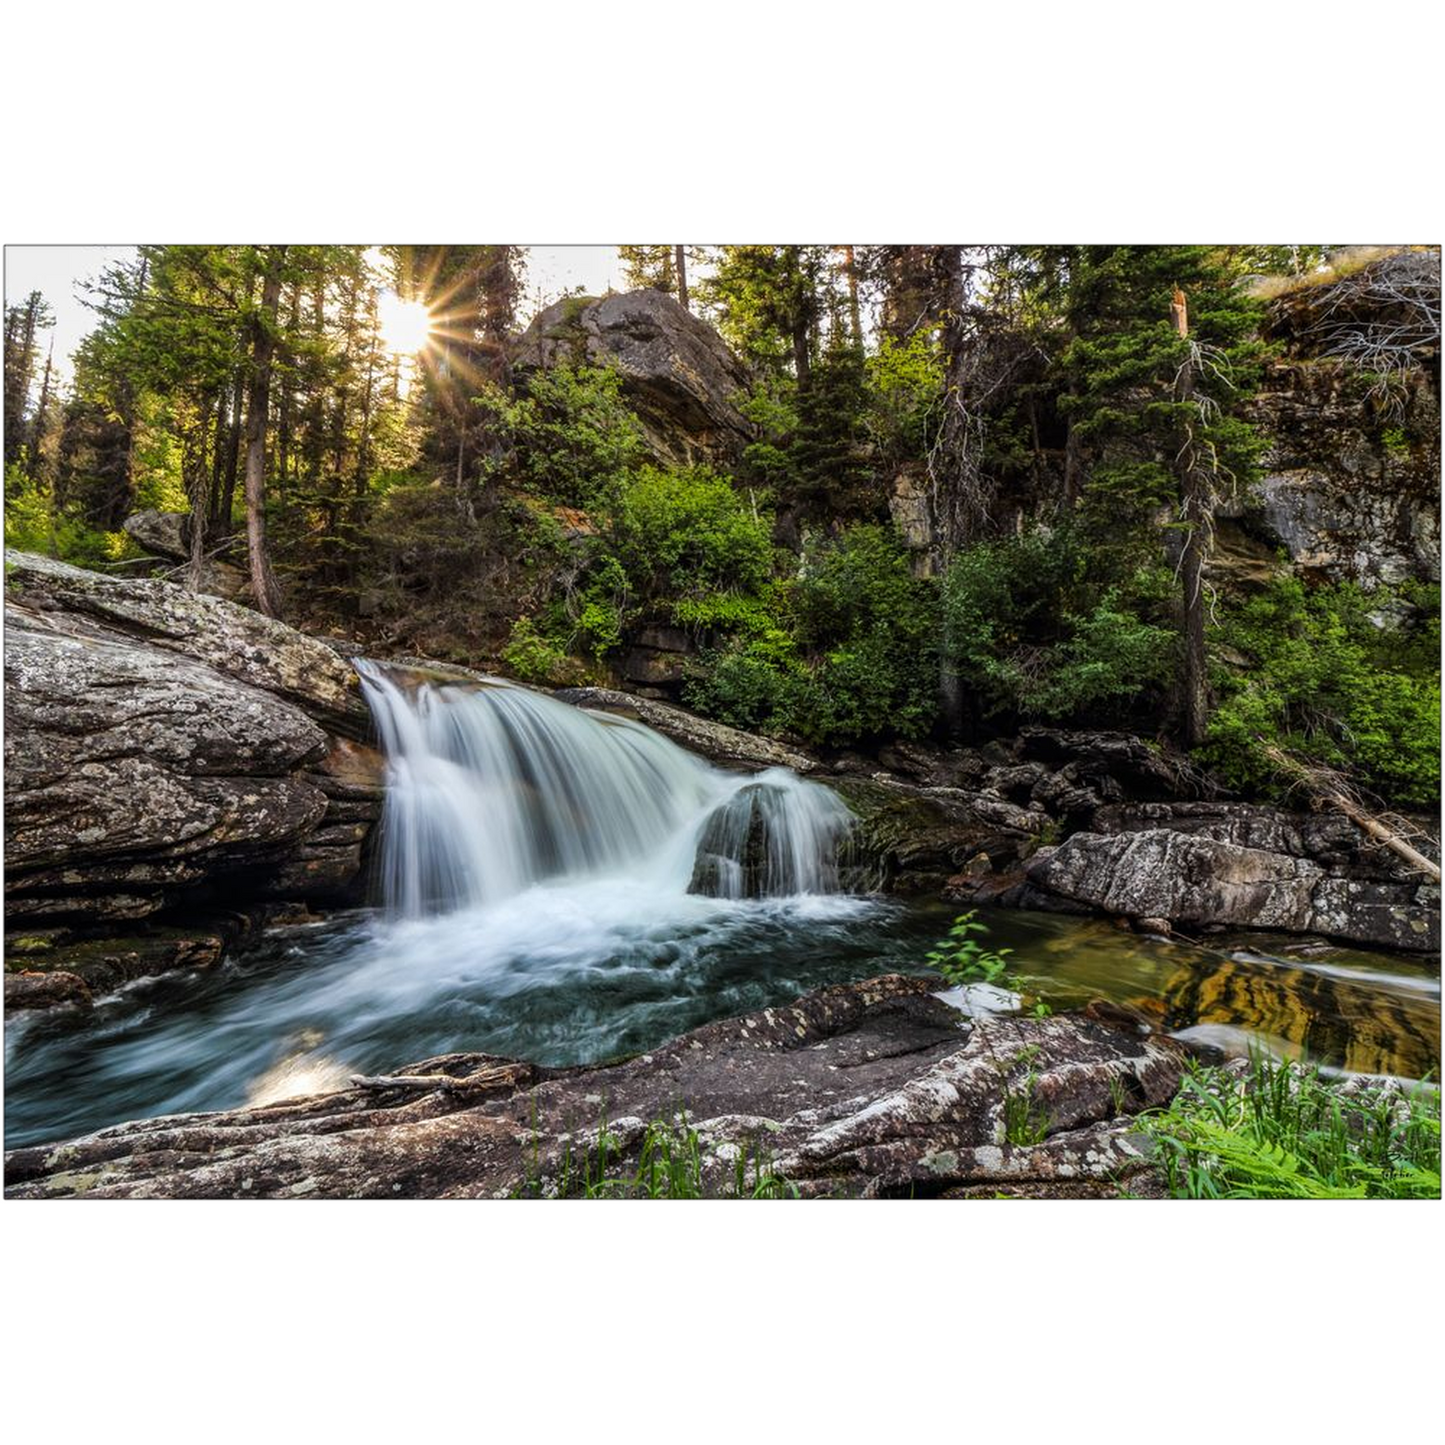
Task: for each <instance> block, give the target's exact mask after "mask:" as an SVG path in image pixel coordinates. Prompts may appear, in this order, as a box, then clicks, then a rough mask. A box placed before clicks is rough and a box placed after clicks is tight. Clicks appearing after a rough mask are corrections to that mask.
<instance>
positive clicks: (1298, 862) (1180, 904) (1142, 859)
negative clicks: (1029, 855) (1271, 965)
mask: <svg viewBox="0 0 1445 1445" xmlns="http://www.w3.org/2000/svg"><path fill="white" fill-rule="evenodd" d="M1028 877H1029V882H1030V884H1032V885H1034V886H1035V887H1037V888H1039V889H1041V890H1044V891H1046V892H1049V893H1053V894H1055V895H1060V896H1062V897H1063V898H1065V899H1067V900H1072V901H1074V902H1078V903H1084V904H1087V905H1088V906H1089V907H1091V908H1093V909H1096V910H1098V911H1100V912H1104V913H1111V914H1123V915H1125V916H1126V917H1128V918H1131V919H1133V918H1164V919H1168V920H1171V921H1172V922H1174V923H1196V924H1228V925H1235V926H1238V927H1244V928H1268V929H1277V930H1279V931H1281V932H1285V933H1321V934H1324V935H1326V936H1327V937H1330V938H1338V939H1343V940H1346V941H1348V942H1354V943H1363V944H1367V945H1371V946H1374V947H1384V948H1401V949H1411V950H1434V949H1437V948H1438V947H1439V936H1440V929H1439V890H1438V889H1437V888H1433V887H1430V886H1428V885H1423V884H1419V885H1417V884H1411V883H1370V882H1362V881H1359V880H1355V879H1351V878H1346V877H1340V876H1331V875H1330V874H1328V873H1326V871H1325V870H1324V869H1323V868H1322V867H1320V865H1319V864H1317V863H1315V862H1313V861H1311V860H1309V859H1305V858H1298V857H1293V856H1290V855H1289V854H1285V853H1276V852H1270V851H1267V850H1265V849H1261V848H1248V847H1242V846H1240V845H1239V844H1237V843H1230V842H1222V841H1219V840H1216V839H1213V838H1207V837H1201V836H1199V835H1197V834H1189V833H1180V832H1175V831H1173V830H1172V829H1166V828H1158V829H1146V830H1144V831H1141V832H1133V833H1122V834H1115V835H1113V836H1109V835H1105V834H1099V833H1075V834H1074V835H1073V836H1072V837H1070V838H1068V839H1066V840H1065V841H1064V842H1063V843H1062V844H1061V845H1060V846H1059V847H1058V848H1057V849H1056V850H1054V851H1053V852H1052V853H1051V854H1050V855H1049V856H1048V857H1044V858H1040V859H1038V860H1037V861H1035V863H1034V864H1033V865H1032V866H1031V867H1030V868H1029V870H1028Z"/></svg>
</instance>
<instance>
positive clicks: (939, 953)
mask: <svg viewBox="0 0 1445 1445" xmlns="http://www.w3.org/2000/svg"><path fill="white" fill-rule="evenodd" d="M987 933H988V925H987V924H985V923H980V922H979V921H978V918H977V917H976V916H975V911H974V910H973V909H969V911H968V912H967V913H961V914H959V916H958V917H957V918H955V919H954V920H953V927H952V928H950V929H949V930H948V936H947V937H946V938H940V939H939V940H938V942H937V943H936V944H935V945H934V946H933V950H932V952H930V953H929V954H927V955H926V961H927V963H928V965H929V967H930V968H933V969H936V970H937V971H938V972H939V973H941V974H942V975H943V977H944V979H945V980H946V981H947V982H949V983H950V984H952V985H953V986H954V987H955V988H965V987H967V986H968V985H969V984H974V983H986V984H992V985H993V986H994V987H996V988H1002V989H1007V990H1008V991H1009V992H1010V993H1015V994H1018V995H1019V1001H1020V1004H1021V1006H1022V1007H1024V1008H1025V1009H1026V1011H1027V1012H1028V1013H1029V1014H1031V1015H1032V1016H1033V1017H1034V1018H1048V1017H1049V1015H1050V1014H1052V1013H1053V1009H1051V1008H1050V1007H1049V1005H1048V1004H1046V1003H1045V1002H1044V1001H1043V1000H1042V999H1040V998H1033V1000H1032V1002H1030V1001H1029V997H1028V996H1027V995H1028V989H1027V983H1028V980H1027V979H1026V978H1025V976H1024V975H1023V974H1020V973H1017V972H1015V971H1014V970H1013V969H1012V968H1011V967H1010V966H1009V963H1008V956H1009V954H1011V953H1012V952H1013V949H1011V948H1000V949H987V948H985V947H984V946H983V944H982V943H981V942H980V941H979V940H980V939H981V938H982V937H984V936H986V935H987Z"/></svg>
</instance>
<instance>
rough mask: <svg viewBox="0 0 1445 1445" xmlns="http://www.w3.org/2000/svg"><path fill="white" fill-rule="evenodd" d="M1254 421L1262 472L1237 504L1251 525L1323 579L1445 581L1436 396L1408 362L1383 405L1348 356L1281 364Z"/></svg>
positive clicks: (1272, 370) (1271, 372) (1270, 374)
mask: <svg viewBox="0 0 1445 1445" xmlns="http://www.w3.org/2000/svg"><path fill="white" fill-rule="evenodd" d="M1253 412H1254V415H1253V418H1252V419H1253V420H1254V421H1255V422H1256V423H1257V424H1258V425H1259V426H1260V427H1261V428H1262V429H1263V430H1264V431H1265V433H1266V434H1267V435H1268V437H1269V439H1270V445H1269V450H1268V452H1267V453H1266V455H1265V458H1264V476H1263V477H1262V478H1261V479H1260V481H1259V482H1257V483H1256V484H1255V486H1254V487H1253V488H1252V489H1251V490H1250V492H1249V493H1248V494H1247V495H1246V496H1245V497H1243V498H1242V499H1241V500H1240V502H1239V503H1237V504H1236V506H1235V508H1234V511H1235V514H1236V516H1237V517H1238V518H1239V519H1240V521H1241V522H1242V523H1243V525H1244V528H1245V530H1246V532H1247V533H1248V534H1252V535H1254V536H1257V537H1259V538H1260V539H1261V540H1262V541H1263V542H1265V543H1266V545H1267V546H1269V547H1271V548H1279V547H1282V548H1283V549H1284V551H1285V552H1286V554H1287V555H1288V557H1289V559H1290V562H1291V563H1292V564H1293V565H1294V566H1295V567H1296V568H1298V569H1301V570H1303V571H1304V572H1305V573H1306V574H1307V575H1312V576H1314V577H1316V578H1319V579H1321V580H1329V581H1340V580H1345V579H1350V580H1355V581H1360V582H1363V583H1364V584H1365V585H1367V586H1368V585H1371V584H1374V583H1379V582H1385V583H1397V582H1403V581H1405V580H1407V579H1410V578H1415V579H1420V580H1425V581H1432V582H1436V581H1439V579H1440V493H1439V474H1440V450H1439V436H1440V432H1439V426H1440V400H1439V394H1438V392H1437V391H1436V390H1435V388H1434V385H1433V384H1432V380H1431V378H1429V377H1428V376H1427V375H1426V374H1425V373H1424V372H1423V371H1417V372H1412V373H1409V374H1408V375H1407V378H1406V380H1405V381H1404V383H1403V385H1402V386H1401V388H1400V389H1399V392H1398V394H1397V396H1396V398H1395V400H1394V401H1392V402H1391V403H1390V405H1389V406H1382V405H1380V404H1378V403H1376V402H1372V400H1371V397H1370V382H1369V379H1368V378H1366V377H1364V376H1362V375H1361V373H1360V372H1359V371H1358V370H1357V369H1356V368H1353V367H1351V366H1349V365H1347V364H1345V363H1339V362H1328V361H1319V360H1293V361H1286V362H1278V363H1275V364H1273V365H1271V366H1270V367H1269V368H1268V369H1267V371H1266V382H1265V385H1264V387H1263V389H1262V390H1261V391H1260V393H1259V395H1258V396H1257V398H1256V399H1255V402H1254V406H1253Z"/></svg>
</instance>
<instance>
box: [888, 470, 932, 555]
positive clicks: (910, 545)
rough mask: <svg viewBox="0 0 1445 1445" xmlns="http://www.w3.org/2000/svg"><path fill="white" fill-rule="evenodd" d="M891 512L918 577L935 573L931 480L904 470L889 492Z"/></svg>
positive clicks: (889, 511)
mask: <svg viewBox="0 0 1445 1445" xmlns="http://www.w3.org/2000/svg"><path fill="white" fill-rule="evenodd" d="M888 514H889V516H890V517H892V518H893V525H894V526H895V527H896V528H897V529H898V535H899V536H900V537H901V538H902V540H903V545H904V547H906V548H907V550H908V552H909V561H910V563H911V565H912V568H913V575H914V576H915V577H931V576H932V575H933V570H934V568H933V542H934V537H933V507H932V504H931V502H930V501H929V494H928V481H927V479H926V478H925V477H921V476H918V475H916V474H915V473H913V472H911V471H909V472H900V473H899V475H898V476H896V477H895V478H894V479H893V489H892V491H891V492H889V494H888Z"/></svg>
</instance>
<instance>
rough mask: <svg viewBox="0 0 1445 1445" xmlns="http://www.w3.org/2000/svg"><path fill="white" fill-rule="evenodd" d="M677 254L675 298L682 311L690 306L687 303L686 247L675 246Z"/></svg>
mask: <svg viewBox="0 0 1445 1445" xmlns="http://www.w3.org/2000/svg"><path fill="white" fill-rule="evenodd" d="M674 249H675V252H676V255H677V299H678V301H679V303H680V304H681V306H682V309H683V310H684V311H687V310H690V309H691V308H690V307H689V306H688V304H687V247H686V246H677V247H675V248H674Z"/></svg>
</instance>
